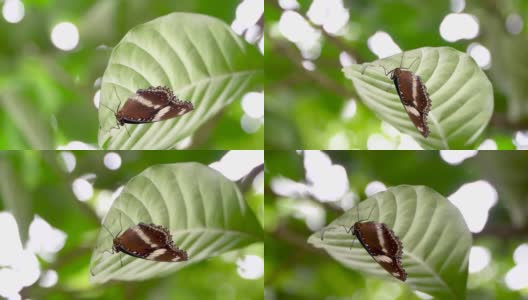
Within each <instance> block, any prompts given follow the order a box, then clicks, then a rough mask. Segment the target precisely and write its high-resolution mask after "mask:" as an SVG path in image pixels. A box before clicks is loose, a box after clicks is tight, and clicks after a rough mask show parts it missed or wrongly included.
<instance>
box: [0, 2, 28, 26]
mask: <svg viewBox="0 0 528 300" xmlns="http://www.w3.org/2000/svg"><path fill="white" fill-rule="evenodd" d="M25 14H26V11H25V8H24V3H22V1H20V0H6V1H5V2H4V5H3V6H2V16H3V17H4V19H5V20H6V21H7V22H8V23H13V24H15V23H18V22H20V21H22V19H24V15H25Z"/></svg>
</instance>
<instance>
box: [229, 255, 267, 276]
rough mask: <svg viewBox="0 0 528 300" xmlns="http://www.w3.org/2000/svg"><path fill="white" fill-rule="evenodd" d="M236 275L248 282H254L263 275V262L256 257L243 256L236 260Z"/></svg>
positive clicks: (260, 258)
mask: <svg viewBox="0 0 528 300" xmlns="http://www.w3.org/2000/svg"><path fill="white" fill-rule="evenodd" d="M236 264H237V273H238V275H239V276H240V277H242V278H244V279H248V280H256V279H259V278H260V277H262V276H263V275H264V260H263V259H262V257H260V256H257V255H244V256H243V257H242V258H239V259H237V261H236Z"/></svg>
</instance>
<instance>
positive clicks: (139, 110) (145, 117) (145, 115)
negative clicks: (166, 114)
mask: <svg viewBox="0 0 528 300" xmlns="http://www.w3.org/2000/svg"><path fill="white" fill-rule="evenodd" d="M168 103H169V101H168V100H167V98H166V93H165V92H164V91H163V90H161V91H152V92H151V91H147V90H138V92H137V93H135V94H134V95H132V96H130V97H129V98H128V99H127V101H126V102H125V104H124V105H123V107H121V109H119V111H118V112H117V117H118V119H120V120H122V121H123V122H124V123H130V124H140V123H150V122H152V119H153V118H154V117H155V116H156V114H157V113H158V112H159V111H160V110H162V109H163V108H164V107H166V106H167V104H168Z"/></svg>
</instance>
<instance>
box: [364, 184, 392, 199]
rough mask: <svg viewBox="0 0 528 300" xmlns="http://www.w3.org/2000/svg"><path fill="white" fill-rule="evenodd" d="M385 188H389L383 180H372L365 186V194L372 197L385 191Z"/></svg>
mask: <svg viewBox="0 0 528 300" xmlns="http://www.w3.org/2000/svg"><path fill="white" fill-rule="evenodd" d="M385 190H387V187H386V186H385V184H384V183H383V182H380V181H372V182H369V183H368V184H367V186H366V187H365V195H367V197H370V196H372V195H374V194H377V193H379V192H383V191H385Z"/></svg>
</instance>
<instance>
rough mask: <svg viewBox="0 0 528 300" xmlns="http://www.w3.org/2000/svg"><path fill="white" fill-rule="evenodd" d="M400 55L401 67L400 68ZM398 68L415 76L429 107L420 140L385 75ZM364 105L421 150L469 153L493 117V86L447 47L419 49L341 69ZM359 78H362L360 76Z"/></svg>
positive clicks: (465, 57) (468, 60)
mask: <svg viewBox="0 0 528 300" xmlns="http://www.w3.org/2000/svg"><path fill="white" fill-rule="evenodd" d="M402 55H404V61H403V63H401V58H402ZM400 64H401V65H402V67H410V70H411V71H412V72H413V73H415V74H417V75H419V76H420V77H421V78H422V80H423V81H424V83H425V85H426V86H427V91H428V92H429V96H430V98H431V101H432V107H431V111H430V113H429V117H428V124H429V128H430V130H431V134H430V135H429V137H428V138H424V137H423V136H422V135H421V134H420V133H419V132H418V130H417V129H416V127H414V125H413V123H412V122H411V120H410V119H409V116H408V115H407V113H406V112H405V109H404V108H403V105H402V103H401V101H400V99H399V97H398V95H397V93H396V88H395V87H394V83H393V82H392V81H391V80H390V78H389V77H387V76H385V73H384V71H383V69H382V68H381V67H375V66H383V67H384V68H385V69H386V70H387V71H389V70H392V69H394V68H397V67H399V66H400ZM343 72H344V73H345V75H346V77H347V78H349V79H351V80H352V82H353V84H354V87H355V88H356V91H357V93H358V95H359V96H360V97H361V99H362V100H363V102H364V103H365V104H366V105H367V106H368V107H369V108H370V109H371V110H373V111H374V112H375V113H376V114H377V115H378V116H379V117H380V118H381V119H382V120H384V121H386V122H387V123H389V124H391V125H392V126H394V127H395V128H396V129H398V130H400V131H401V132H402V133H405V134H408V135H410V136H412V137H413V138H414V139H415V140H416V141H417V142H418V143H419V144H420V145H421V146H422V147H423V148H425V149H468V148H475V147H476V146H478V143H479V142H480V138H481V135H482V132H483V131H484V129H485V128H486V126H487V125H488V123H489V121H490V119H491V114H492V113H493V89H492V86H491V82H490V81H489V80H488V78H487V77H486V75H485V74H484V72H483V71H482V70H481V69H480V68H479V66H478V65H477V64H476V63H475V61H474V60H473V59H472V58H471V57H470V56H468V55H467V54H465V53H462V52H460V51H457V50H455V49H452V48H448V47H438V48H429V47H426V48H420V49H415V50H412V51H407V52H404V53H403V54H398V55H394V56H391V57H388V58H384V59H380V60H377V61H374V62H372V63H368V64H363V65H353V66H350V67H347V68H344V69H343ZM362 73H363V74H362Z"/></svg>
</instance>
